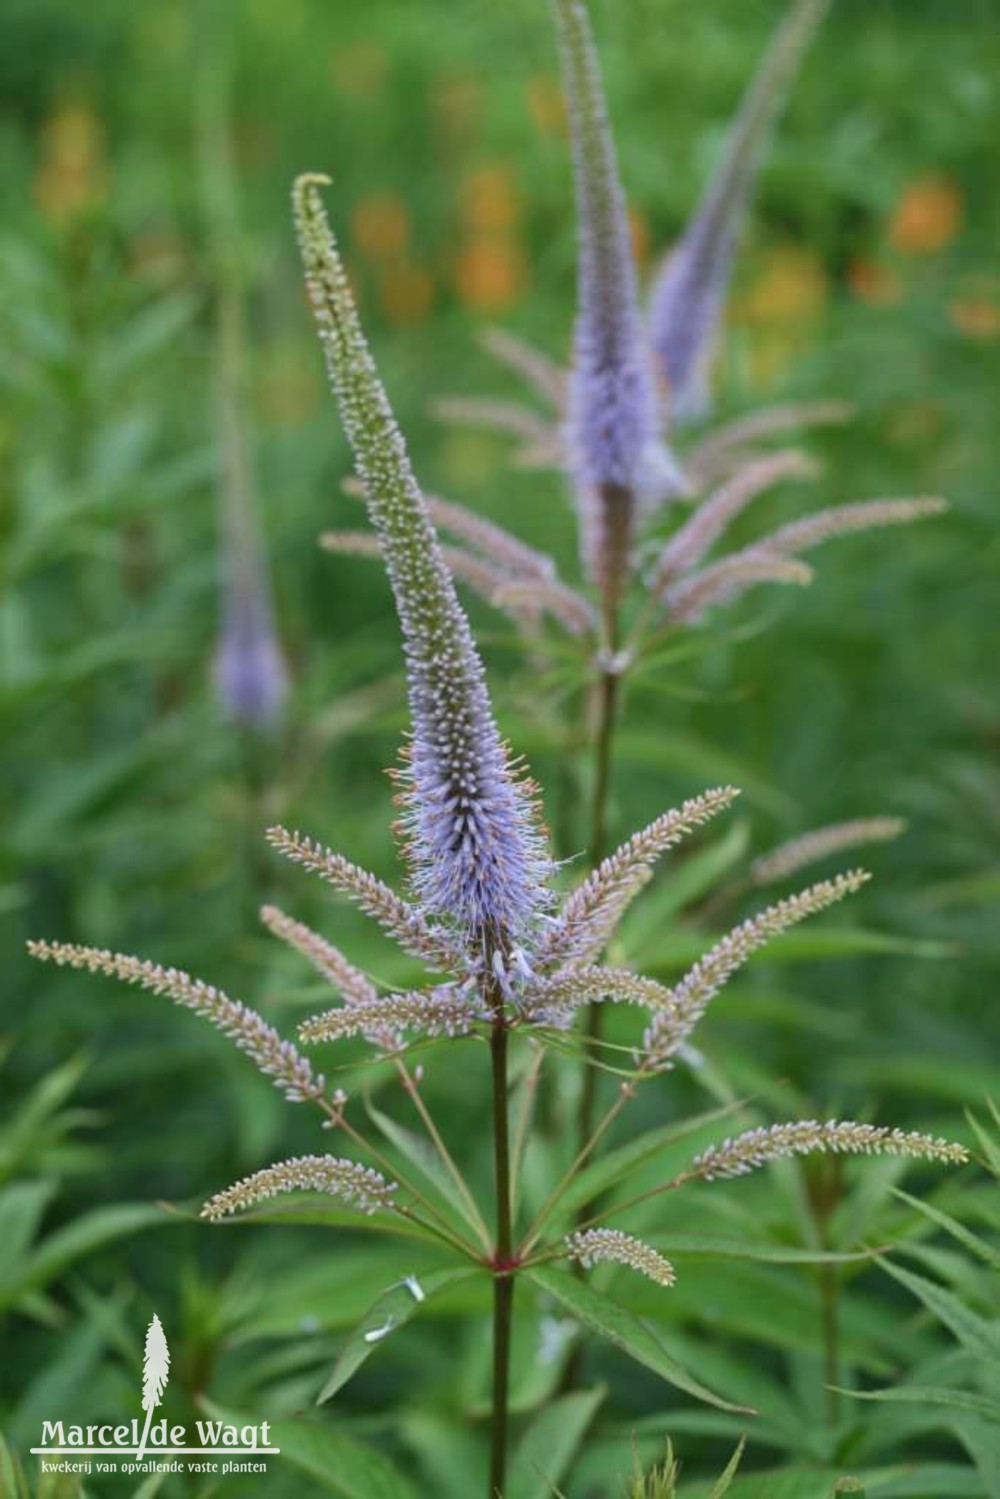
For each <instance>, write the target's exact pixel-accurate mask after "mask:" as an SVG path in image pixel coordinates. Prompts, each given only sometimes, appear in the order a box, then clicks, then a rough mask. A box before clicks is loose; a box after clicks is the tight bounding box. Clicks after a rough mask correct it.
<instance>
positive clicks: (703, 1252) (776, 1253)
mask: <svg viewBox="0 0 1000 1499" xmlns="http://www.w3.org/2000/svg"><path fill="white" fill-rule="evenodd" d="M647 1237H648V1238H649V1241H650V1243H651V1244H652V1245H653V1248H654V1249H659V1250H660V1251H661V1252H662V1253H663V1254H667V1255H672V1254H676V1255H685V1254H693V1255H695V1256H697V1258H698V1259H699V1260H701V1259H724V1260H760V1261H761V1262H762V1263H764V1264H767V1265H848V1264H858V1263H859V1262H863V1261H865V1260H872V1259H875V1258H876V1257H877V1251H876V1250H873V1249H856V1250H833V1249H828V1250H822V1249H796V1248H794V1247H793V1246H791V1245H788V1244H767V1243H754V1242H753V1241H752V1240H747V1239H729V1238H726V1236H725V1235H724V1234H674V1233H664V1234H652V1235H647Z"/></svg>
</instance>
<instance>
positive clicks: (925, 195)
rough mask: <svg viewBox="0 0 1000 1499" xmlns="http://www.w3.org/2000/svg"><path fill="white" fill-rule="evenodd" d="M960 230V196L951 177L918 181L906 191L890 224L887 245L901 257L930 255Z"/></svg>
mask: <svg viewBox="0 0 1000 1499" xmlns="http://www.w3.org/2000/svg"><path fill="white" fill-rule="evenodd" d="M961 226H962V194H961V191H960V189H959V187H958V184H957V183H956V182H954V181H953V180H952V178H950V177H943V176H932V177H919V178H918V179H917V180H916V181H915V182H911V183H910V185H909V187H907V188H906V189H905V190H904V192H903V195H902V197H901V198H900V200H899V202H898V203H897V204H896V207H895V210H894V212H893V215H892V219H891V220H890V223H889V242H890V244H891V245H892V247H893V249H895V250H899V251H901V252H902V254H904V255H933V254H934V253H935V252H936V251H938V250H943V249H944V248H945V246H946V245H950V244H951V242H952V240H953V239H954V238H955V236H956V234H957V233H958V231H959V229H960V228H961Z"/></svg>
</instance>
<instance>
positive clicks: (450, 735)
mask: <svg viewBox="0 0 1000 1499" xmlns="http://www.w3.org/2000/svg"><path fill="white" fill-rule="evenodd" d="M326 181H327V179H326V178H322V177H314V176H305V177H300V178H299V179H298V181H297V182H296V184H295V188H294V193H293V203H294V210H295V220H296V228H297V230H298V235H299V243H300V247H301V251H302V259H303V263H304V266H305V273H306V284H307V287H308V290H309V296H310V300H311V302H312V306H313V311H314V314H315V317H316V322H317V325H318V328H319V334H320V339H321V341H322V343H323V348H324V352H325V355H326V361H327V366H328V369H329V372H330V378H331V381H332V384H333V388H334V391H335V393H336V395H337V399H338V402H339V405H340V412H341V418H342V420H343V423H344V428H345V430H346V433H347V436H348V440H349V441H350V443H351V446H352V448H353V450H354V458H355V464H356V467H357V473H358V477H359V479H360V480H361V482H362V484H363V485H364V489H365V493H366V496H367V501H368V511H369V514H370V516H371V519H372V522H373V524H374V526H375V529H376V531H377V532H378V535H379V540H380V542H381V545H382V554H383V556H384V558H385V563H386V569H387V572H388V574H389V581H390V583H391V585H392V590H393V594H394V596H395V600H396V609H397V612H398V614H399V619H400V624H401V626H402V631H403V639H404V648H405V654H406V663H407V676H408V682H409V698H410V712H411V716H412V726H413V730H412V743H411V747H410V749H411V753H410V761H409V766H408V769H407V772H406V776H407V779H408V781H409V788H408V791H407V795H406V805H407V810H406V824H407V829H408V832H409V834H410V844H409V849H408V853H409V856H410V858H411V861H412V866H413V873H414V884H415V886H416V890H417V893H418V894H419V896H420V898H421V899H422V901H423V903H424V906H425V909H426V911H427V913H428V914H429V915H431V916H434V917H438V918H444V919H446V920H453V921H455V922H457V923H458V924H459V925H460V927H461V928H462V929H463V930H464V931H465V932H466V933H467V934H468V935H469V937H470V938H471V939H477V940H482V941H485V942H487V944H500V945H509V944H511V943H516V942H518V941H519V940H520V938H521V937H522V936H523V935H524V934H525V933H526V932H527V930H529V929H530V928H531V926H532V925H533V923H534V921H535V919H536V918H537V917H538V916H539V915H540V913H541V912H542V910H543V908H544V907H545V906H546V904H547V903H548V878H549V873H550V863H549V860H548V857H547V855H546V852H545V847H544V841H543V834H542V830H541V828H540V826H539V824H538V822H537V819H536V813H535V809H534V804H533V802H532V800H531V792H530V787H529V786H527V785H526V784H524V783H521V782H518V781H517V780H516V779H515V776H514V773H513V771H512V769H511V766H510V764H509V761H508V757H507V752H506V748H505V746H504V744H503V742H502V740H501V738H500V734H499V731H498V729H497V726H496V723H495V722H494V719H493V714H492V709H491V705H490V699H489V694H488V692H487V689H486V683H485V678H484V674H483V667H482V663H481V661H480V659H479V656H478V654H477V651H476V648H475V645H474V643H473V640H472V635H471V632H470V629H469V624H468V620H467V619H466V617H465V614H464V612H463V610H462V608H461V606H460V604H459V602H458V599H457V597H456V594H455V588H454V584H453V582H452V579H451V575H450V574H449V572H448V569H447V566H446V565H445V562H444V559H443V557H442V555H441V547H440V545H439V543H438V539H437V535H436V533H435V530H434V526H433V524H432V522H431V519H430V516H429V515H428V512H427V506H426V504H425V502H424V499H423V496H422V495H421V492H420V488H419V486H418V484H417V481H416V479H415V477H414V475H413V472H412V469H411V467H410V461H409V457H408V454H407V451H406V446H405V444H404V442H403V438H402V435H401V433H400V431H399V428H398V427H397V425H396V422H395V419H394V417H393V414H392V409H391V407H390V405H389V401H388V397H387V396H386V394H385V391H384V390H383V388H382V385H381V382H380V381H379V378H378V374H377V372H376V370H375V365H374V363H373V361H372V357H371V355H370V353H369V351H368V347H367V344H366V343H365V339H364V335H363V334H362V331H361V326H360V323H359V321H358V316H357V312H356V310H355V306H354V302H353V299H352V297H351V293H350V289H349V287H348V283H347V277H346V275H345V274H344V268H343V265H342V263H341V260H340V256H339V254H338V251H337V246H336V242H335V240H334V238H333V236H332V234H331V232H330V228H329V224H328V222H327V218H326V213H325V212H324V209H323V206H322V203H321V202H320V198H319V191H318V189H319V186H320V184H322V183H324V182H326Z"/></svg>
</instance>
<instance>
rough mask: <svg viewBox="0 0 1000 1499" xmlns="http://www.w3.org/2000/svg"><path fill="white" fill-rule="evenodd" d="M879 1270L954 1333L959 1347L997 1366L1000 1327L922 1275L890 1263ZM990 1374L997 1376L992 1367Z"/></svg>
mask: <svg viewBox="0 0 1000 1499" xmlns="http://www.w3.org/2000/svg"><path fill="white" fill-rule="evenodd" d="M882 1268H883V1269H884V1270H886V1271H887V1272H888V1274H889V1275H891V1276H892V1278H893V1279H894V1280H898V1281H899V1283H900V1285H903V1286H905V1287H906V1288H907V1290H908V1291H912V1292H913V1294H914V1296H916V1297H917V1298H918V1299H919V1300H920V1301H922V1302H923V1304H924V1306H926V1307H927V1309H928V1311H931V1312H933V1313H934V1315H935V1317H937V1318H938V1319H939V1321H941V1322H943V1323H944V1325H945V1327H947V1328H948V1329H949V1331H950V1332H952V1333H954V1335H955V1337H956V1338H957V1339H958V1340H959V1342H960V1343H961V1344H962V1347H963V1348H965V1349H967V1350H968V1352H969V1353H971V1354H973V1355H974V1356H975V1357H976V1358H980V1359H985V1360H986V1362H987V1363H988V1364H990V1365H993V1366H996V1365H997V1364H998V1363H1000V1325H998V1324H996V1323H990V1322H985V1321H984V1320H983V1319H982V1317H978V1316H977V1315H976V1314H975V1312H972V1311H970V1310H969V1308H968V1307H967V1306H965V1305H964V1304H963V1303H962V1302H961V1301H960V1300H959V1298H958V1297H957V1296H955V1295H954V1294H953V1293H952V1292H951V1291H946V1290H945V1289H944V1287H943V1286H939V1285H937V1284H936V1283H935V1282H934V1281H932V1280H928V1279H927V1278H926V1277H925V1276H923V1275H914V1273H913V1271H912V1270H904V1269H903V1268H902V1266H900V1265H894V1264H893V1263H892V1262H891V1260H883V1261H882ZM993 1372H994V1374H996V1373H997V1370H996V1368H995V1367H994V1371H993Z"/></svg>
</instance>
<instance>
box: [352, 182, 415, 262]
mask: <svg viewBox="0 0 1000 1499" xmlns="http://www.w3.org/2000/svg"><path fill="white" fill-rule="evenodd" d="M351 237H352V239H353V240H354V243H355V244H356V245H357V247H358V249H359V250H360V252H361V254H362V255H364V256H365V257H367V258H369V259H372V260H382V259H386V258H388V257H390V256H399V255H401V254H402V253H403V251H404V250H405V248H406V246H407V243H408V241H409V238H410V215H409V213H408V212H407V209H406V205H405V204H404V203H403V202H401V200H400V199H399V198H396V197H394V196H393V195H392V194H391V193H376V194H373V195H372V196H371V197H369V198H362V199H361V201H360V202H359V203H357V204H356V205H355V208H354V211H353V213H352V214H351Z"/></svg>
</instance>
